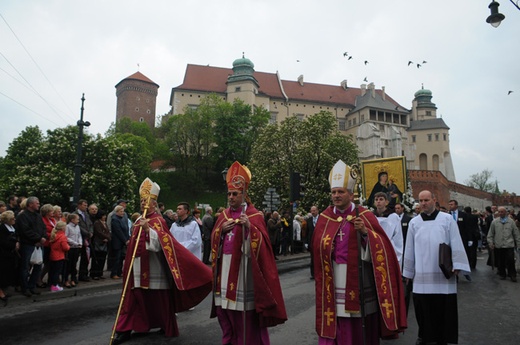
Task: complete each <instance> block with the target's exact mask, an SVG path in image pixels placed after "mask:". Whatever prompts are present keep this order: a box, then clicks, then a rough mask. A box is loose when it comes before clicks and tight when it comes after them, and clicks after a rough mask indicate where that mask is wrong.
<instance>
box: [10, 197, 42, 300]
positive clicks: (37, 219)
mask: <svg viewBox="0 0 520 345" xmlns="http://www.w3.org/2000/svg"><path fill="white" fill-rule="evenodd" d="M39 209H40V201H39V200H38V198H37V197H35V196H30V197H28V198H27V204H26V209H25V211H24V212H21V213H20V214H18V217H17V218H16V234H17V236H18V237H19V241H20V256H21V259H20V279H21V284H22V294H24V295H25V296H27V297H31V295H39V294H40V292H39V291H36V290H35V288H36V284H37V282H38V279H39V277H40V272H41V269H42V263H43V262H42V263H40V264H33V265H32V271H31V263H30V259H31V255H32V253H33V252H34V250H35V249H36V248H40V250H41V249H42V246H43V244H44V243H45V242H46V241H47V240H48V238H47V233H46V227H45V224H44V223H43V219H42V216H41V215H40V213H39V212H38V210H39ZM29 272H30V274H29Z"/></svg>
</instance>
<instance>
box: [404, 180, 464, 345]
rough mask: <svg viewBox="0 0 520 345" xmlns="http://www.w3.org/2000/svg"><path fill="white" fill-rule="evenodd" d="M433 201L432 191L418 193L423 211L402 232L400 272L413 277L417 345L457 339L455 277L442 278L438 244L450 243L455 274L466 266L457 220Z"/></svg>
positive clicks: (449, 341) (453, 341)
mask: <svg viewBox="0 0 520 345" xmlns="http://www.w3.org/2000/svg"><path fill="white" fill-rule="evenodd" d="M435 201H436V200H435V196H434V195H433V193H432V192H430V191H428V190H424V191H422V192H420V193H419V202H420V205H421V209H422V210H423V211H422V213H421V214H420V215H419V216H417V217H414V218H413V219H412V220H411V221H410V223H409V224H408V234H407V235H406V250H405V252H404V269H403V276H404V277H405V278H407V279H413V302H414V308H415V317H416V319H417V324H418V325H419V338H418V339H417V342H416V344H417V345H426V344H430V343H432V342H433V343H437V344H439V345H441V344H447V343H454V344H457V343H458V316H457V315H458V314H457V279H456V278H455V277H454V276H452V277H451V278H450V279H446V278H445V276H444V274H443V273H442V271H441V269H440V268H439V244H441V243H446V244H448V245H449V246H450V247H451V252H452V261H453V270H454V275H455V276H456V275H458V273H459V271H460V270H463V271H469V269H470V268H469V263H468V258H467V256H466V252H465V250H464V245H463V244H462V239H461V236H460V233H459V231H458V228H457V224H456V223H455V221H454V220H453V218H452V216H451V215H449V214H447V213H444V212H439V211H438V210H436V209H435Z"/></svg>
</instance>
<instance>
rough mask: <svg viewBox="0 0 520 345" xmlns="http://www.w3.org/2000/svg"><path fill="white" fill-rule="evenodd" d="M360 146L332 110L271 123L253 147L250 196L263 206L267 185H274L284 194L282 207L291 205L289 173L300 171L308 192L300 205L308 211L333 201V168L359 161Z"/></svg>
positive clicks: (321, 207)
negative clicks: (339, 124) (330, 180)
mask: <svg viewBox="0 0 520 345" xmlns="http://www.w3.org/2000/svg"><path fill="white" fill-rule="evenodd" d="M357 157H358V148H357V146H356V144H355V143H354V141H353V139H352V137H351V136H345V135H343V134H341V133H340V132H339V131H338V129H337V121H336V118H335V117H334V115H332V114H331V113H330V112H320V113H317V114H315V115H312V116H309V117H308V118H306V119H304V120H299V119H298V118H297V117H295V116H292V117H289V118H287V119H286V120H285V121H283V122H282V123H281V124H273V125H269V126H268V127H267V128H266V129H265V130H264V131H263V132H262V134H261V135H260V136H259V137H258V139H257V141H256V143H255V144H254V146H253V151H252V157H251V163H250V165H249V167H250V169H251V172H252V174H253V181H252V183H251V188H250V196H251V198H252V200H253V202H254V203H255V204H256V205H262V199H263V196H264V193H265V192H266V190H267V188H269V187H275V188H276V190H277V192H278V193H279V194H280V195H281V196H282V206H285V207H287V206H288V204H289V193H290V191H289V176H290V173H291V172H299V173H300V174H301V176H302V177H303V179H304V181H305V182H304V185H305V194H304V195H303V196H302V198H301V200H299V204H298V206H299V207H300V208H301V209H303V210H306V211H308V210H309V208H310V206H312V205H316V206H318V207H319V208H320V209H323V208H324V207H326V206H328V205H329V204H330V186H329V183H328V177H329V172H330V169H332V166H333V165H334V164H335V163H336V162H337V161H338V160H339V159H341V160H343V161H344V162H345V163H347V164H353V163H355V162H357V159H358V158H357Z"/></svg>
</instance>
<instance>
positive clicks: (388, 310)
mask: <svg viewBox="0 0 520 345" xmlns="http://www.w3.org/2000/svg"><path fill="white" fill-rule="evenodd" d="M381 306H382V307H383V308H385V311H386V317H387V318H389V317H390V315H392V313H393V310H392V303H388V299H386V298H385V303H383V304H381Z"/></svg>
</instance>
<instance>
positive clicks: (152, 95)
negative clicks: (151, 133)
mask: <svg viewBox="0 0 520 345" xmlns="http://www.w3.org/2000/svg"><path fill="white" fill-rule="evenodd" d="M115 88H116V97H117V110H116V121H119V120H120V119H122V118H124V117H127V118H129V119H131V120H133V121H138V122H146V123H147V124H148V126H150V128H152V129H153V128H154V127H155V105H156V101H157V91H158V89H159V85H157V84H156V83H154V82H153V81H152V80H150V79H149V78H148V77H146V76H145V75H144V74H142V73H141V72H136V73H134V74H132V75H131V76H129V77H127V78H125V79H123V80H121V81H120V82H119V83H117V84H116V86H115Z"/></svg>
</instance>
